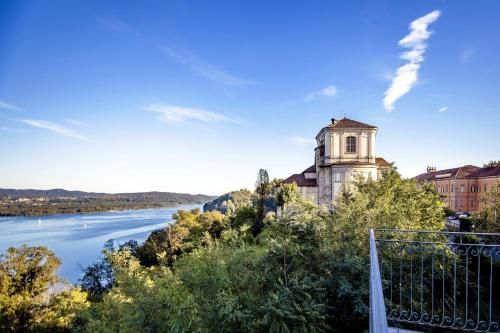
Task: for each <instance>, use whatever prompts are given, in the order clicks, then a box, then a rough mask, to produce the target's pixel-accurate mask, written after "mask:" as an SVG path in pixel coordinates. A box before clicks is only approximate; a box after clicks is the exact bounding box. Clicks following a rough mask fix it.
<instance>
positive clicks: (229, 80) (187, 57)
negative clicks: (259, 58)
mask: <svg viewBox="0 0 500 333" xmlns="http://www.w3.org/2000/svg"><path fill="white" fill-rule="evenodd" d="M99 21H100V22H101V24H102V25H103V26H104V27H106V28H107V29H109V30H111V31H115V32H120V33H125V34H128V35H130V36H134V37H137V38H140V39H141V40H142V41H143V42H146V43H148V44H150V45H151V47H152V48H153V49H156V50H159V51H162V52H164V53H166V54H167V55H168V57H169V58H170V59H172V60H173V61H175V62H177V63H178V64H180V65H182V66H184V67H186V68H188V69H189V70H190V71H191V72H193V73H195V74H197V75H200V76H203V77H206V78H208V79H210V80H212V81H215V82H218V83H222V84H225V85H229V86H240V85H247V84H252V83H254V82H253V81H251V80H246V79H242V78H239V77H237V76H235V75H232V74H229V73H227V72H226V71H223V70H221V69H219V68H217V67H215V66H213V65H211V64H209V63H207V62H206V61H204V60H203V59H202V58H201V57H199V56H198V55H196V54H195V53H194V52H192V51H190V50H188V49H181V48H178V47H173V46H172V45H170V44H169V43H168V42H167V43H165V42H163V41H162V42H160V41H159V40H156V39H153V38H151V37H150V36H147V35H145V34H143V33H142V32H141V31H139V30H137V29H135V28H134V27H133V26H131V25H129V24H128V23H126V22H124V21H122V20H120V19H119V18H116V17H102V18H100V19H99ZM164 38H165V36H164Z"/></svg>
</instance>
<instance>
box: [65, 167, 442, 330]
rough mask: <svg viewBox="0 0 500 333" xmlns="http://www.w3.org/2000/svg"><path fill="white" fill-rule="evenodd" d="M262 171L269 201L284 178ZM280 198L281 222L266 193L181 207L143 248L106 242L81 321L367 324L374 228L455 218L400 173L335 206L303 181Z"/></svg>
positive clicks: (83, 326)
mask: <svg viewBox="0 0 500 333" xmlns="http://www.w3.org/2000/svg"><path fill="white" fill-rule="evenodd" d="M260 176H262V177H259V181H258V182H257V189H258V192H259V191H260V192H259V193H257V195H256V196H257V198H259V196H262V197H265V198H268V197H269V196H270V195H271V194H272V193H270V190H269V189H268V187H270V188H272V187H273V185H269V183H271V182H269V180H268V178H267V179H266V177H265V176H266V175H263V174H262V175H260ZM263 184H265V187H266V188H263V186H262V185H263ZM259 187H260V188H259ZM262 197H261V198H262ZM262 202H263V201H260V203H262ZM276 202H277V203H278V204H279V205H280V206H281V208H282V209H281V214H280V217H279V219H275V218H274V217H272V216H271V215H272V214H271V215H270V214H269V213H268V214H267V215H264V214H263V210H262V209H261V208H259V200H255V201H254V202H253V204H247V205H243V206H241V207H239V208H237V209H236V210H235V211H234V213H233V214H231V215H228V214H223V213H221V212H219V211H210V212H205V213H201V212H200V211H199V210H192V211H179V212H178V213H177V214H176V215H175V216H174V223H172V224H171V225H169V226H167V227H166V228H165V229H163V230H159V231H156V232H154V233H152V234H151V235H150V237H149V238H148V239H147V240H146V241H145V242H144V243H143V244H142V245H138V244H135V243H133V242H131V243H128V244H125V245H123V246H121V247H119V248H117V249H113V248H111V247H108V248H106V249H105V251H104V259H103V261H102V262H100V263H98V265H97V266H96V265H94V266H91V267H90V268H89V269H88V270H87V273H88V275H87V276H86V277H87V279H86V280H84V281H82V287H84V289H85V290H87V291H88V293H89V300H90V301H91V302H92V304H91V306H90V307H88V308H85V309H83V310H81V311H75V312H74V314H76V319H74V320H73V321H72V322H71V325H73V326H72V329H73V330H74V331H76V332H330V331H333V332H346V331H349V332H362V331H364V330H366V329H367V326H368V255H367V254H368V253H367V251H368V229H369V228H379V227H389V228H404V229H426V230H439V229H441V228H442V226H443V204H442V203H441V202H440V201H439V198H438V196H437V194H436V193H435V191H434V190H433V189H432V188H431V187H428V186H426V185H424V186H420V185H417V183H416V182H414V181H413V180H405V179H401V177H400V175H399V174H398V173H397V172H396V171H394V170H391V171H389V172H387V173H386V174H384V176H383V177H382V178H381V179H379V180H377V181H373V180H364V179H359V180H358V181H356V182H355V184H354V185H353V186H352V187H351V188H346V189H344V191H343V192H342V195H341V196H339V198H338V200H337V201H336V202H335V207H336V209H335V211H334V212H330V211H328V210H326V209H324V208H322V207H318V206H317V205H315V204H313V203H311V202H309V201H305V200H304V199H303V198H302V197H301V196H300V195H299V193H298V189H297V187H296V186H294V185H282V186H281V188H280V190H279V191H278V192H277V193H276ZM256 226H257V227H256ZM108 269H109V270H111V272H110V271H109V270H108Z"/></svg>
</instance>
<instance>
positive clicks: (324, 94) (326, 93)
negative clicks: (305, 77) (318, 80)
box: [304, 85, 337, 102]
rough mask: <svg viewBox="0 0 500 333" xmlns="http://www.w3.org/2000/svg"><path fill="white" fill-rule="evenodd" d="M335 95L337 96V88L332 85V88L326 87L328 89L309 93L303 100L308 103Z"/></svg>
mask: <svg viewBox="0 0 500 333" xmlns="http://www.w3.org/2000/svg"><path fill="white" fill-rule="evenodd" d="M335 95H337V87H335V86H333V85H332V86H328V87H325V88H323V89H321V90H318V91H315V92H312V93H310V94H309V95H307V96H306V97H305V98H304V100H305V101H308V102H309V101H313V100H315V99H317V98H319V97H332V96H335Z"/></svg>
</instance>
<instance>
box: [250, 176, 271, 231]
mask: <svg viewBox="0 0 500 333" xmlns="http://www.w3.org/2000/svg"><path fill="white" fill-rule="evenodd" d="M271 190H272V187H271V183H270V182H269V174H268V173H267V170H265V169H260V170H259V173H258V175H257V181H256V182H255V193H256V194H257V218H256V220H255V224H254V226H253V228H252V232H253V234H254V236H256V235H258V234H259V233H260V232H261V230H262V228H263V227H264V219H265V217H266V200H267V198H268V196H269V194H270V193H271Z"/></svg>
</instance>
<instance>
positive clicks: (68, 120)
mask: <svg viewBox="0 0 500 333" xmlns="http://www.w3.org/2000/svg"><path fill="white" fill-rule="evenodd" d="M65 121H66V122H67V123H68V124H71V125H76V126H88V125H89V124H87V123H86V122H83V121H80V120H75V119H66V120H65Z"/></svg>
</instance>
